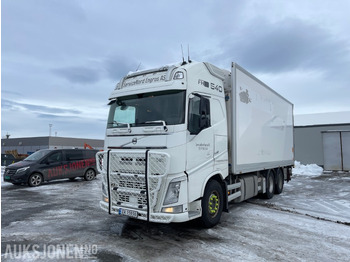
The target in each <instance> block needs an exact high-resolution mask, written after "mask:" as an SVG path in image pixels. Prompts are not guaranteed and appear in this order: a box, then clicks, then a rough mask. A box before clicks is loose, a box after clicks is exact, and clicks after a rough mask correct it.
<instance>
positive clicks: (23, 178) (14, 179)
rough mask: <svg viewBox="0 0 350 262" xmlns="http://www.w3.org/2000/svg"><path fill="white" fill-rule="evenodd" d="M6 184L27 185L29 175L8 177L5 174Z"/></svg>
mask: <svg viewBox="0 0 350 262" xmlns="http://www.w3.org/2000/svg"><path fill="white" fill-rule="evenodd" d="M4 182H9V183H27V182H28V174H26V173H24V174H19V175H11V176H9V175H6V173H5V174H4Z"/></svg>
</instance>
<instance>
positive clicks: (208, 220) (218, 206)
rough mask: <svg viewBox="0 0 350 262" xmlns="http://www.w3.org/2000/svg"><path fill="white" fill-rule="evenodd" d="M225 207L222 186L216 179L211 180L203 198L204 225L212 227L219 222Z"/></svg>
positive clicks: (202, 219)
mask: <svg viewBox="0 0 350 262" xmlns="http://www.w3.org/2000/svg"><path fill="white" fill-rule="evenodd" d="M222 209H223V193H222V187H221V185H220V184H219V182H218V181H216V180H209V182H208V184H207V185H206V187H205V191H204V196H203V198H202V217H201V222H202V225H203V226H204V227H206V228H210V227H213V226H215V225H216V224H218V223H219V221H220V218H221V214H222Z"/></svg>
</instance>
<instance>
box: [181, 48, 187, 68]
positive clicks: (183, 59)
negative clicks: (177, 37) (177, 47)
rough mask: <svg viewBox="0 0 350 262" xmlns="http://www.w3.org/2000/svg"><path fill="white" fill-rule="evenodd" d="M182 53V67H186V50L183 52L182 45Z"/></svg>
mask: <svg viewBox="0 0 350 262" xmlns="http://www.w3.org/2000/svg"><path fill="white" fill-rule="evenodd" d="M181 53H182V64H181V65H182V66H183V65H186V64H187V63H186V61H185V57H184V50H183V48H182V44H181Z"/></svg>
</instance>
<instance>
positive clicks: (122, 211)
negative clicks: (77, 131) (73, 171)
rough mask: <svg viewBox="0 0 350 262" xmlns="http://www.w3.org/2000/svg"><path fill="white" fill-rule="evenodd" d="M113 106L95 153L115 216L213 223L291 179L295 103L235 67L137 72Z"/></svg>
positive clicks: (119, 89)
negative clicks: (230, 205)
mask: <svg viewBox="0 0 350 262" xmlns="http://www.w3.org/2000/svg"><path fill="white" fill-rule="evenodd" d="M109 100H110V103H109V106H110V111H109V116H108V123H107V131H106V138H105V149H104V151H103V152H99V153H98V154H97V155H96V158H97V167H98V170H99V172H100V173H101V174H102V177H103V183H102V200H101V202H100V206H101V208H102V209H103V210H105V211H106V212H108V213H109V214H116V215H126V216H130V217H133V218H136V219H141V220H146V221H151V222H159V223H170V222H184V221H189V220H192V219H196V218H199V219H200V220H201V222H202V224H203V225H204V226H205V227H212V226H214V225H216V224H217V223H218V222H219V220H220V217H221V213H222V211H228V203H229V202H230V201H233V202H241V201H244V200H246V199H249V198H252V197H254V196H256V195H258V194H260V195H262V196H264V197H266V198H272V197H273V195H274V194H280V193H281V192H282V189H283V184H284V180H289V179H290V176H291V167H292V165H293V162H294V149H293V104H292V103H290V102H289V101H287V100H286V99H285V98H283V97H282V96H281V95H279V94H278V93H276V92H275V91H274V90H272V89H271V88H269V87H268V86H266V85H265V84H264V83H262V82H261V81H260V80H258V79H257V78H256V77H254V76H253V75H251V74H250V73H248V72H247V71H246V70H244V69H243V68H242V67H240V66H239V65H237V64H235V63H232V66H231V71H227V70H223V69H220V68H218V67H216V66H214V65H212V64H209V63H200V62H188V63H186V62H184V63H182V64H178V65H173V66H165V67H161V68H157V69H153V70H146V71H140V72H136V73H130V74H128V75H127V76H125V77H124V78H123V79H122V80H121V81H120V82H119V83H118V84H117V85H116V88H115V90H114V91H113V92H112V94H111V95H110V97H109Z"/></svg>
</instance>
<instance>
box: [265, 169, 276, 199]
mask: <svg viewBox="0 0 350 262" xmlns="http://www.w3.org/2000/svg"><path fill="white" fill-rule="evenodd" d="M274 193H275V176H274V172H273V170H271V169H270V170H269V171H268V172H267V174H266V193H265V194H264V197H265V198H266V199H271V198H272V197H273V194H274Z"/></svg>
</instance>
